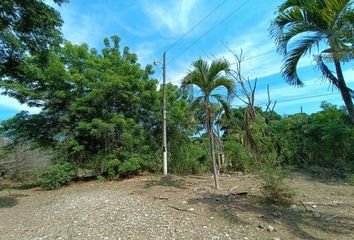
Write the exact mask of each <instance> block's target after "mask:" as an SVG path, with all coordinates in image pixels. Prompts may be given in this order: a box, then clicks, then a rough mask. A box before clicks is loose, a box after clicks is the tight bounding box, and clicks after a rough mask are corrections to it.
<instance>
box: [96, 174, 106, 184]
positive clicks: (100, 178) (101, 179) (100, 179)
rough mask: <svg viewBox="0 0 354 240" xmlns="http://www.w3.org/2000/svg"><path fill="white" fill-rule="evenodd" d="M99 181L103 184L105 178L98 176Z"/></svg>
mask: <svg viewBox="0 0 354 240" xmlns="http://www.w3.org/2000/svg"><path fill="white" fill-rule="evenodd" d="M97 180H98V181H99V182H100V183H103V182H104V180H105V178H104V177H103V176H102V175H98V176H97Z"/></svg>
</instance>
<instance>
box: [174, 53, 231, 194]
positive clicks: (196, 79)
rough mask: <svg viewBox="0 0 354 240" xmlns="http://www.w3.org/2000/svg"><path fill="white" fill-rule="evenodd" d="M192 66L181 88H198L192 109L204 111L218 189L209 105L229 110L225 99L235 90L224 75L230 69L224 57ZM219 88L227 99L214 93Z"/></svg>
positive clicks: (199, 61) (217, 187) (216, 182)
mask: <svg viewBox="0 0 354 240" xmlns="http://www.w3.org/2000/svg"><path fill="white" fill-rule="evenodd" d="M192 66H193V68H194V69H193V70H192V71H189V72H188V74H187V75H186V76H185V77H184V78H183V81H182V86H181V87H182V89H189V90H192V89H193V86H195V87H197V88H198V90H199V91H198V97H196V98H195V99H194V100H193V103H192V109H194V108H195V107H197V106H202V108H203V110H204V111H205V116H206V117H205V125H206V128H207V132H208V136H209V143H210V157H211V161H212V164H213V174H214V181H215V188H216V189H219V182H218V172H217V166H216V159H215V148H214V133H213V117H212V110H211V105H212V103H219V104H220V105H221V106H222V107H223V109H224V111H225V113H228V112H229V104H228V102H227V100H228V99H229V98H230V97H231V96H232V95H233V94H234V92H235V88H234V84H233V82H232V81H231V80H230V79H228V78H226V76H225V74H227V73H228V72H229V70H230V64H229V63H228V62H227V61H226V60H225V59H215V60H213V61H212V62H211V64H210V65H209V64H208V62H206V61H204V60H202V59H199V60H197V61H195V62H193V64H192ZM220 88H225V89H226V93H227V99H224V97H223V96H222V95H221V94H217V93H215V90H216V89H220ZM190 92H191V91H190ZM191 95H192V97H193V92H191Z"/></svg>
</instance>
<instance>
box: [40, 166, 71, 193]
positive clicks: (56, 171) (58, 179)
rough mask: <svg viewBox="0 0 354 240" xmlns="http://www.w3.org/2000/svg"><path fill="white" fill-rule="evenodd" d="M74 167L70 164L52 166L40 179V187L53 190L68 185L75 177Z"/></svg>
mask: <svg viewBox="0 0 354 240" xmlns="http://www.w3.org/2000/svg"><path fill="white" fill-rule="evenodd" d="M74 175H75V172H74V167H73V166H72V165H71V164H69V163H60V164H59V163H58V164H54V165H51V166H49V167H48V168H47V170H46V171H45V172H43V173H42V174H41V175H40V176H39V178H38V183H39V185H40V186H41V187H42V188H43V189H46V190H53V189H57V188H59V187H62V186H64V185H66V184H68V183H69V182H70V181H71V180H72V178H73V177H74Z"/></svg>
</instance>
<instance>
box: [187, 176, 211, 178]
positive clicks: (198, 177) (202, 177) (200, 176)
mask: <svg viewBox="0 0 354 240" xmlns="http://www.w3.org/2000/svg"><path fill="white" fill-rule="evenodd" d="M189 177H190V178H196V179H208V178H209V177H204V176H189Z"/></svg>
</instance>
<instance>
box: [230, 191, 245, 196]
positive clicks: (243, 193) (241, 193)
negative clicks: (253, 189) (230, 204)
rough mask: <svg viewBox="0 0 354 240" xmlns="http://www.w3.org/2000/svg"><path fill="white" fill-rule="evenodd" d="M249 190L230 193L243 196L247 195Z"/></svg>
mask: <svg viewBox="0 0 354 240" xmlns="http://www.w3.org/2000/svg"><path fill="white" fill-rule="evenodd" d="M247 194H248V192H236V193H230V195H232V196H243V195H247Z"/></svg>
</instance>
